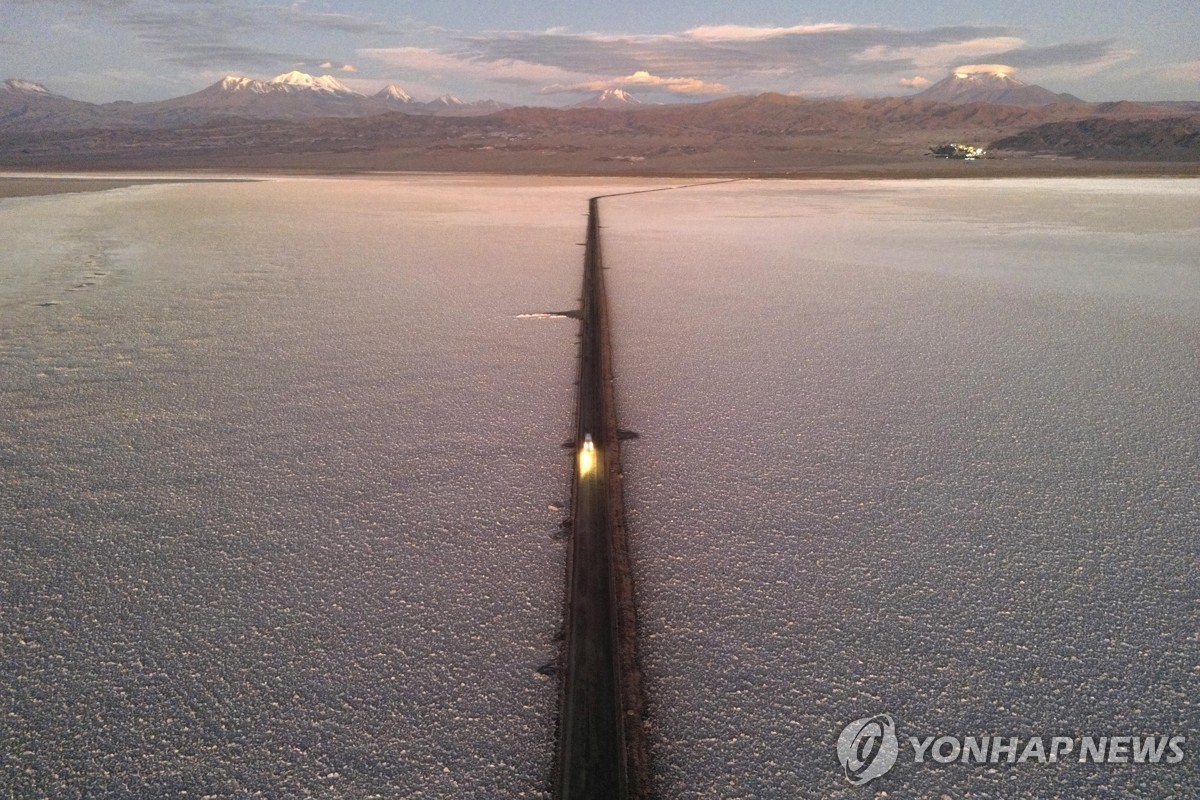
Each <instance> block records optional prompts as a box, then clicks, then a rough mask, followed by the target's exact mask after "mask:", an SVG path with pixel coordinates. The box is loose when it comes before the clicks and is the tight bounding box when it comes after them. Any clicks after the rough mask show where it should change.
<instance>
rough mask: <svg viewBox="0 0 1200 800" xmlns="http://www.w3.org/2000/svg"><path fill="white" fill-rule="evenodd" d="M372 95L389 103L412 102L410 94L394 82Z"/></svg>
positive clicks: (405, 103)
mask: <svg viewBox="0 0 1200 800" xmlns="http://www.w3.org/2000/svg"><path fill="white" fill-rule="evenodd" d="M373 97H374V98H375V99H376V100H383V101H385V102H389V103H402V104H404V105H408V104H409V103H411V102H413V99H412V95H410V94H409V93H408V92H406V91H404V90H403V89H401V88H400V87H399V86H397V85H396V84H394V83H389V84H388V85H387V86H385V87H383V88H382V89H380V90H379V91H378V92H376V93H375V94H374V95H373Z"/></svg>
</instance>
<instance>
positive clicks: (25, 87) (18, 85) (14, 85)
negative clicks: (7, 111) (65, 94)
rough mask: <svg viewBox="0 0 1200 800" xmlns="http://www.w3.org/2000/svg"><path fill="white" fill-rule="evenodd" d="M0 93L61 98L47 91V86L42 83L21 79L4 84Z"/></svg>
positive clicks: (11, 79)
mask: <svg viewBox="0 0 1200 800" xmlns="http://www.w3.org/2000/svg"><path fill="white" fill-rule="evenodd" d="M0 92H8V93H12V94H31V95H44V96H46V97H58V96H59V95H56V94H53V93H51V91H50V90H49V89H47V88H46V87H45V86H42V85H41V84H40V83H34V82H33V81H23V80H21V79H20V78H9V79H8V80H6V81H5V82H4V83H3V84H0Z"/></svg>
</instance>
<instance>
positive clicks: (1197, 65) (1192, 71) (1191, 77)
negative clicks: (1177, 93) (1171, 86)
mask: <svg viewBox="0 0 1200 800" xmlns="http://www.w3.org/2000/svg"><path fill="white" fill-rule="evenodd" d="M1161 75H1162V77H1164V78H1166V79H1167V80H1169V81H1180V82H1183V83H1194V82H1197V81H1200V61H1182V62H1180V63H1178V64H1168V65H1167V66H1166V67H1164V68H1163V70H1162V73H1161Z"/></svg>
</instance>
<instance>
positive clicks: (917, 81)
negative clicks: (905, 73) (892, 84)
mask: <svg viewBox="0 0 1200 800" xmlns="http://www.w3.org/2000/svg"><path fill="white" fill-rule="evenodd" d="M897 83H899V85H901V86H906V87H908V88H909V89H924V88H925V87H926V86H929V85H930V84H931V83H933V81H931V80H929V78H922V77H921V76H920V75H914V76H913V77H911V78H901V79H900V80H899V81H897Z"/></svg>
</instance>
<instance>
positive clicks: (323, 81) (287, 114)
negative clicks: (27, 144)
mask: <svg viewBox="0 0 1200 800" xmlns="http://www.w3.org/2000/svg"><path fill="white" fill-rule="evenodd" d="M507 107H508V106H506V105H505V104H503V103H497V102H495V101H493V100H484V101H480V102H476V103H466V102H463V101H462V100H460V99H458V98H457V97H454V96H452V95H443V96H442V97H439V98H437V99H435V100H431V101H429V102H424V103H422V102H418V101H416V100H414V99H413V98H412V97H411V96H410V95H409V94H408V93H407V92H405V91H404V90H403V89H402V88H400V87H399V86H396V85H394V84H392V85H388V86H386V87H384V88H383V89H381V90H380V91H379V92H377V93H375V94H374V95H365V94H363V93H361V92H358V91H355V90H354V89H351V88H350V87H349V86H347V85H346V84H344V83H342V82H341V81H339V80H338V79H337V78H334V77H333V76H331V75H322V76H319V77H314V76H312V75H306V74H305V73H303V72H296V71H292V72H287V73H284V74H282V75H278V76H276V77H274V78H272V79H270V80H266V81H264V80H257V79H255V78H245V77H241V76H237V75H229V76H226V77H224V78H222V79H221V80H219V81H217V82H216V83H214V84H212V85H211V86H208V87H206V88H204V89H201V90H200V91H198V92H194V93H192V94H187V95H183V96H182V97H174V98H171V99H170V100H160V101H156V102H149V103H130V102H126V101H118V102H115V103H103V104H95V103H85V102H82V101H79V100H72V99H70V98H67V97H63V96H62V95H58V94H55V93H53V92H51V91H49V90H48V89H47V88H46V87H44V86H42V85H41V84H38V83H34V82H32V81H26V80H16V79H12V80H7V81H5V82H4V84H2V85H0V127H8V128H25V129H29V128H41V127H54V128H86V127H139V126H148V127H173V126H177V125H181V124H195V123H198V122H203V121H205V120H210V119H213V118H216V117H220V116H237V117H243V118H250V119H284V120H300V119H310V118H314V117H362V116H369V115H372V114H383V113H387V112H389V111H403V112H404V113H406V114H423V115H431V116H451V117H470V116H479V115H483V114H492V113H495V112H496V111H499V110H501V109H504V108H507Z"/></svg>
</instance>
